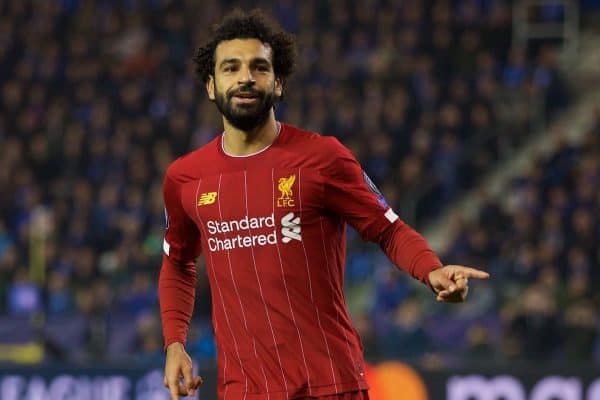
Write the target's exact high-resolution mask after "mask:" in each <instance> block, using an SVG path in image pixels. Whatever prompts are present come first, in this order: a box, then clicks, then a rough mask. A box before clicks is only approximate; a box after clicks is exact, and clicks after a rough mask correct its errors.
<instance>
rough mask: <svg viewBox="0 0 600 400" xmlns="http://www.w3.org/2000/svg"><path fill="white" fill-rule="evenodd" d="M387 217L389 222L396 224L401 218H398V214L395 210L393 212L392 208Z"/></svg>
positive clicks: (386, 214) (386, 213)
mask: <svg viewBox="0 0 600 400" xmlns="http://www.w3.org/2000/svg"><path fill="white" fill-rule="evenodd" d="M385 217H386V218H387V219H388V221H390V222H396V220H397V219H398V218H400V217H398V214H396V213H395V212H394V210H392V209H391V208H390V209H388V210H387V211H386V212H385Z"/></svg>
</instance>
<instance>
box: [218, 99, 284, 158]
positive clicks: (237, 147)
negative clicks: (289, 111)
mask: <svg viewBox="0 0 600 400" xmlns="http://www.w3.org/2000/svg"><path fill="white" fill-rule="evenodd" d="M223 126H224V128H225V132H224V134H223V149H224V150H225V152H226V153H228V154H230V155H232V156H246V155H249V154H253V153H257V152H259V151H261V150H263V149H264V148H266V147H269V146H270V145H271V144H272V143H273V141H274V140H275V138H276V137H277V134H278V133H279V126H278V124H277V121H276V120H275V113H274V112H273V110H271V114H270V115H269V117H268V118H267V120H266V121H265V122H264V123H263V124H262V125H260V126H257V127H255V128H254V129H252V130H250V131H243V130H240V129H238V128H236V127H235V126H233V125H231V124H230V123H229V121H227V119H225V118H223Z"/></svg>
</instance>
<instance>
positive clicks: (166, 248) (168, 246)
mask: <svg viewBox="0 0 600 400" xmlns="http://www.w3.org/2000/svg"><path fill="white" fill-rule="evenodd" d="M163 251H164V252H165V254H166V255H169V252H170V251H171V245H170V244H169V243H167V239H163Z"/></svg>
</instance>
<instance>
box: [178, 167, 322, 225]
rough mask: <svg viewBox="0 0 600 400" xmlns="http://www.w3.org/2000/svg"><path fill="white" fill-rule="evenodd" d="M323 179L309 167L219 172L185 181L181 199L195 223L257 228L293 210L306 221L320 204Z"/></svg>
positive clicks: (316, 215) (315, 214) (316, 211)
mask: <svg viewBox="0 0 600 400" xmlns="http://www.w3.org/2000/svg"><path fill="white" fill-rule="evenodd" d="M323 192H324V190H323V179H322V176H321V174H320V173H319V171H317V170H314V169H310V168H261V169H248V170H246V169H243V170H236V171H227V172H220V173H216V174H211V175H208V176H205V177H202V178H201V179H199V180H195V181H191V182H188V183H186V184H185V185H184V186H183V187H182V192H181V199H182V202H183V206H184V209H185V210H186V213H187V214H188V215H189V216H190V218H191V219H192V220H194V221H196V223H204V224H206V223H207V222H209V221H215V222H218V223H225V225H223V226H224V227H227V226H229V225H231V224H233V225H236V224H237V225H240V224H242V225H244V226H245V225H248V228H251V229H252V228H255V229H256V228H260V227H261V226H262V225H265V224H268V223H270V221H271V220H275V221H280V220H282V218H284V217H285V216H287V215H290V213H292V214H293V215H296V216H302V219H303V221H305V222H309V220H311V219H315V218H317V217H318V215H319V213H320V212H321V209H322V207H323Z"/></svg>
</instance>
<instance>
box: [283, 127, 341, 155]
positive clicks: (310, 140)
mask: <svg viewBox="0 0 600 400" xmlns="http://www.w3.org/2000/svg"><path fill="white" fill-rule="evenodd" d="M284 126H285V129H286V130H287V131H288V135H286V136H287V141H288V144H290V145H293V146H294V147H296V148H299V149H302V151H303V152H311V153H312V154H314V155H316V156H317V157H319V158H323V161H327V160H329V161H331V160H332V159H333V158H336V157H339V156H342V155H343V156H346V155H347V154H349V153H350V151H349V150H348V148H346V147H345V146H344V145H343V144H342V143H341V142H340V141H339V140H338V139H337V138H336V137H335V136H328V135H322V134H320V133H317V132H312V131H308V130H304V129H301V128H298V127H296V126H293V125H289V124H284Z"/></svg>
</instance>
